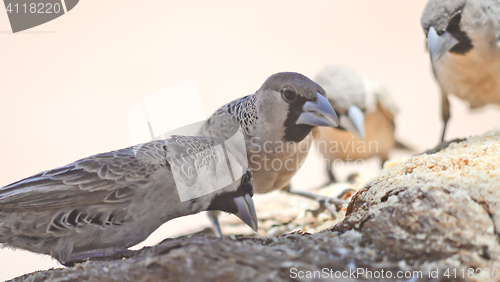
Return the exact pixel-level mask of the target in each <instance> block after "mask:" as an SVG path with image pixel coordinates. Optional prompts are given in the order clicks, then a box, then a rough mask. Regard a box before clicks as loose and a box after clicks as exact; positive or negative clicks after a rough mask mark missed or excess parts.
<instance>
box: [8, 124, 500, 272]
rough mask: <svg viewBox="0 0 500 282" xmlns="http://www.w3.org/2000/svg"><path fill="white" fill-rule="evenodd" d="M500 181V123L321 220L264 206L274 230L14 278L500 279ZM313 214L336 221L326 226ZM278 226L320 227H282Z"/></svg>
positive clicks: (414, 162) (407, 163) (366, 190)
mask: <svg viewBox="0 0 500 282" xmlns="http://www.w3.org/2000/svg"><path fill="white" fill-rule="evenodd" d="M499 183H500V127H499V128H497V129H495V130H493V131H490V132H487V133H485V134H483V135H480V136H474V137H471V138H469V139H467V140H464V141H460V142H455V143H451V144H449V145H448V146H447V147H445V148H442V149H441V150H439V151H437V152H435V153H433V154H422V155H418V156H414V157H412V158H409V159H406V160H402V161H399V162H392V163H388V164H386V168H385V169H384V170H382V171H381V172H380V173H379V175H378V177H376V178H375V179H373V180H371V181H370V182H369V183H368V184H366V185H363V186H361V187H360V189H359V191H358V192H357V193H356V194H355V195H354V196H353V197H352V199H351V201H350V203H349V205H348V207H347V209H346V210H345V211H344V212H345V218H340V217H341V216H342V217H343V215H344V213H343V212H340V213H339V216H338V217H339V218H340V219H334V218H331V217H329V216H326V215H323V216H321V214H320V216H317V218H318V220H319V218H322V219H321V223H320V224H318V223H317V222H316V223H315V222H314V221H311V218H310V215H308V214H309V213H307V212H306V211H305V210H306V209H305V208H304V210H302V211H300V210H299V211H296V214H295V215H291V216H285V217H284V218H286V222H284V221H281V222H280V221H279V220H277V219H276V218H279V217H275V214H273V213H272V211H271V210H268V213H267V214H265V212H264V211H258V213H259V214H261V213H263V214H264V216H263V218H264V220H265V221H267V223H269V222H271V221H269V220H271V219H273V218H274V219H273V221H272V224H270V223H269V224H267V225H266V223H265V222H262V223H263V224H262V226H263V227H264V229H263V231H261V232H262V233H261V235H262V234H263V235H264V236H268V237H254V238H251V237H248V236H241V237H238V236H236V237H235V236H231V237H229V238H224V239H218V238H215V237H213V236H208V235H190V236H184V237H179V238H175V239H167V240H165V241H163V242H162V243H160V244H158V245H157V246H155V247H151V248H144V249H142V250H140V251H137V252H136V255H135V256H133V257H131V258H129V259H123V260H118V261H106V262H87V263H84V264H79V265H76V266H75V267H71V268H64V269H52V270H48V271H42V272H36V273H32V274H27V275H25V276H22V277H18V278H16V279H14V280H13V281H206V280H217V281H249V280H251V281H268V280H269V281H270V280H273V281H282V280H283V281H285V280H286V281H289V280H299V281H308V280H318V278H319V279H325V280H329V279H330V278H337V279H338V278H340V279H342V280H344V281H360V280H361V281H362V280H374V279H376V280H379V281H380V280H381V281H384V280H387V281H417V280H418V281H447V280H449V281H460V280H467V281H469V280H470V281H476V280H480V281H488V280H498V279H499V278H497V277H500V273H499V272H500V244H499V242H500V241H499V239H500V237H499V231H500V217H499V215H500V209H499V207H500V184H499ZM261 206H262V205H261ZM264 208H266V207H264ZM269 208H270V207H267V208H266V209H269ZM285 208H286V207H285ZM296 210H297V209H296ZM281 211H283V210H281ZM306 215H307V216H306ZM308 224H311V225H313V226H316V227H317V228H319V227H321V229H323V228H325V225H327V226H329V228H327V229H324V230H322V231H319V232H316V231H318V230H316V229H315V228H311V227H308V226H307V225H308ZM328 224H330V225H328ZM227 225H229V224H226V227H224V228H227ZM280 225H281V226H288V227H287V228H281V229H279V227H280ZM290 226H291V227H290ZM277 228H278V229H279V230H285V231H286V232H288V231H290V230H292V229H293V230H298V229H300V230H307V231H309V232H315V233H313V234H310V233H303V232H300V231H295V232H292V233H288V234H284V235H279V236H277V237H276V235H278V233H276V231H272V230H277ZM270 233H272V234H270ZM273 234H274V235H275V236H271V235H273ZM495 278H496V279H495Z"/></svg>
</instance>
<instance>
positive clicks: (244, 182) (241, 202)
mask: <svg viewBox="0 0 500 282" xmlns="http://www.w3.org/2000/svg"><path fill="white" fill-rule="evenodd" d="M252 197H253V180H252V173H251V172H250V170H247V171H246V172H245V173H244V174H243V175H242V176H241V178H239V179H238V180H237V181H236V185H229V186H227V187H225V188H224V189H222V191H221V192H220V193H217V194H216V196H215V197H214V198H213V199H212V201H211V202H210V205H209V206H208V208H207V210H214V211H224V212H228V213H232V214H234V215H236V216H237V217H239V218H240V219H241V220H242V221H243V222H245V223H246V224H247V225H248V226H250V228H252V229H253V230H255V231H257V228H258V224H257V214H256V213H255V206H254V203H253V200H252Z"/></svg>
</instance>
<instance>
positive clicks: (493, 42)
mask: <svg viewBox="0 0 500 282" xmlns="http://www.w3.org/2000/svg"><path fill="white" fill-rule="evenodd" d="M421 24H422V28H423V29H424V32H425V34H426V36H427V46H428V50H429V54H430V58H431V63H432V68H433V71H434V76H435V77H436V80H437V82H438V83H439V87H440V89H441V107H442V109H441V112H442V119H443V123H444V124H443V132H442V135H441V141H443V140H444V136H445V133H446V126H447V123H448V120H449V119H450V102H449V100H448V95H449V94H453V95H455V96H457V97H458V98H460V99H462V100H466V101H468V102H469V105H470V107H471V108H472V109H475V108H479V107H482V106H484V105H486V104H500V47H499V45H500V2H498V1H495V0H446V1H443V0H430V1H429V2H428V3H427V5H426V6H425V9H424V11H423V13H422V17H421Z"/></svg>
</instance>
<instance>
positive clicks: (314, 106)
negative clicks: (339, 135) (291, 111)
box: [296, 93, 339, 127]
mask: <svg viewBox="0 0 500 282" xmlns="http://www.w3.org/2000/svg"><path fill="white" fill-rule="evenodd" d="M302 111H303V113H302V114H300V116H299V118H298V119H297V122H296V124H307V125H312V126H330V127H337V126H339V118H338V117H337V114H336V113H335V111H334V110H333V108H332V105H330V102H328V100H327V99H326V98H325V97H323V95H321V94H319V93H316V101H314V102H312V101H308V102H306V103H305V104H304V106H302Z"/></svg>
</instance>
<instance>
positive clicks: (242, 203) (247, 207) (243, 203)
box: [234, 194, 259, 232]
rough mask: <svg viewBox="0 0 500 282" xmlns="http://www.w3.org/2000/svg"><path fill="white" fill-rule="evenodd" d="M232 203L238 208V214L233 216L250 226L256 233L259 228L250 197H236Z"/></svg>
mask: <svg viewBox="0 0 500 282" xmlns="http://www.w3.org/2000/svg"><path fill="white" fill-rule="evenodd" d="M234 203H235V204H236V207H237V208H238V212H237V213H235V215H236V216H237V217H239V218H240V219H241V220H243V222H244V223H246V224H247V225H248V226H250V228H252V229H253V230H254V231H255V232H257V229H258V228H259V226H258V222H257V214H256V213H255V206H254V204H253V200H252V197H250V195H249V194H246V195H245V196H240V197H236V198H234Z"/></svg>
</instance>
